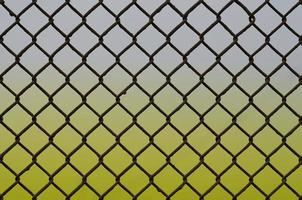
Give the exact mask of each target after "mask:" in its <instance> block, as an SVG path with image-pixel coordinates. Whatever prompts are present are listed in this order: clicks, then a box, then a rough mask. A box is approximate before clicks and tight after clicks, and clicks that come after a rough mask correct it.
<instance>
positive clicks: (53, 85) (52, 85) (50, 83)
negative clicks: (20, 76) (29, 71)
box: [37, 65, 65, 94]
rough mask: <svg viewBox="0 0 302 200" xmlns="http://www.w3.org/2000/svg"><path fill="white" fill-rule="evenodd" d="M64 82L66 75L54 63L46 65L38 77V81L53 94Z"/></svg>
mask: <svg viewBox="0 0 302 200" xmlns="http://www.w3.org/2000/svg"><path fill="white" fill-rule="evenodd" d="M64 82H65V79H64V76H63V75H62V74H60V73H59V72H58V71H57V70H56V69H55V68H54V67H53V66H52V65H49V66H48V67H46V68H45V69H44V70H43V71H42V72H41V73H40V74H39V75H38V77H37V83H38V84H39V85H40V86H41V87H42V88H43V89H44V90H46V92H47V93H49V94H52V93H53V92H54V91H55V90H57V89H58V87H60V86H61V85H62V84H63V83H64Z"/></svg>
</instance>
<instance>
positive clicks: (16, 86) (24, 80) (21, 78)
mask: <svg viewBox="0 0 302 200" xmlns="http://www.w3.org/2000/svg"><path fill="white" fill-rule="evenodd" d="M16 80H18V81H16ZM3 82H4V83H5V84H6V85H7V86H8V87H9V88H10V89H11V90H13V91H14V92H15V93H19V92H20V91H21V90H22V89H24V88H25V87H26V86H27V85H29V83H31V77H30V75H29V74H27V73H26V72H25V71H24V70H23V69H22V68H21V67H20V66H19V65H16V66H14V67H13V68H11V69H10V70H9V71H8V72H7V73H6V74H5V75H4V76H3Z"/></svg>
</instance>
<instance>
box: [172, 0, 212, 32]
mask: <svg viewBox="0 0 302 200" xmlns="http://www.w3.org/2000/svg"><path fill="white" fill-rule="evenodd" d="M177 1H179V0H177ZM200 19H203V20H200ZM215 20H216V17H215V15H214V14H213V13H212V12H211V11H210V10H209V9H207V8H206V7H205V6H204V5H203V4H200V5H199V6H198V7H197V8H195V9H194V10H193V11H192V12H190V14H189V15H188V22H189V23H190V24H192V26H194V28H195V29H197V30H198V31H199V32H204V31H205V30H206V29H207V28H208V27H209V26H210V25H211V24H213V23H214V22H215Z"/></svg>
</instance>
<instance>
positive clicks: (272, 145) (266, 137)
mask: <svg viewBox="0 0 302 200" xmlns="http://www.w3.org/2000/svg"><path fill="white" fill-rule="evenodd" d="M281 139H282V138H281V137H280V136H279V135H277V133H276V132H275V131H274V130H273V129H271V128H269V127H265V128H264V129H263V130H261V131H260V132H259V133H257V135H256V136H255V137H254V144H256V145H257V146H258V147H259V148H260V149H261V150H262V151H263V152H264V153H266V154H270V153H271V152H272V151H273V150H274V149H276V148H277V147H278V146H279V145H280V144H281V142H282V141H281Z"/></svg>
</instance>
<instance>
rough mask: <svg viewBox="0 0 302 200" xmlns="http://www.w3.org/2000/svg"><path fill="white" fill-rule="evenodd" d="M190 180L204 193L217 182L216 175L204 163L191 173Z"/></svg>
mask: <svg viewBox="0 0 302 200" xmlns="http://www.w3.org/2000/svg"><path fill="white" fill-rule="evenodd" d="M188 182H189V183H190V184H191V185H192V186H193V187H194V188H195V189H196V190H198V191H199V192H200V193H204V192H205V191H207V190H209V189H210V187H211V186H213V185H214V184H215V182H216V180H215V175H214V174H213V173H212V172H211V171H210V170H208V169H207V168H206V167H205V166H203V165H202V166H200V167H198V168H197V169H196V170H195V171H194V172H193V173H192V174H190V176H189V177H188Z"/></svg>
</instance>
